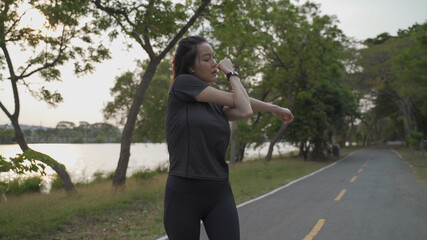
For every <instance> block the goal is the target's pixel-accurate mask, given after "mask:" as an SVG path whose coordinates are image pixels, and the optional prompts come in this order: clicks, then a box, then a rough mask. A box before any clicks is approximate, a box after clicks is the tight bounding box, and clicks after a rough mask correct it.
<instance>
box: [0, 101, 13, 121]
mask: <svg viewBox="0 0 427 240" xmlns="http://www.w3.org/2000/svg"><path fill="white" fill-rule="evenodd" d="M0 108H1V110H3V112H4V113H5V114H6V116H7V117H8V118H9V119H12V114H10V113H9V111H8V110H7V109H6V107H5V106H4V105H3V103H2V102H0Z"/></svg>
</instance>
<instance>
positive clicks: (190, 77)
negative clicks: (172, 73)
mask: <svg viewBox="0 0 427 240" xmlns="http://www.w3.org/2000/svg"><path fill="white" fill-rule="evenodd" d="M182 80H193V81H202V80H200V79H199V78H198V77H196V76H194V75H192V74H180V75H179V76H178V77H176V79H175V81H182Z"/></svg>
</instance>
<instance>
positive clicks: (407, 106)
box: [359, 23, 427, 139]
mask: <svg viewBox="0 0 427 240" xmlns="http://www.w3.org/2000/svg"><path fill="white" fill-rule="evenodd" d="M426 33H427V23H424V24H422V25H419V24H415V25H413V26H411V27H409V28H408V29H407V30H401V31H399V34H398V36H390V35H386V34H382V35H379V36H378V37H377V39H376V40H375V41H372V40H369V39H368V40H367V46H368V47H367V48H365V49H361V50H360V51H359V52H360V58H359V64H360V66H361V67H362V68H363V72H361V74H360V75H359V78H360V79H361V82H363V84H364V85H366V86H369V88H370V89H371V93H372V94H373V95H374V96H375V97H376V98H375V101H374V105H375V111H372V112H370V114H371V116H370V119H371V120H372V123H376V122H380V121H382V119H384V118H390V119H392V123H393V124H394V127H395V128H397V129H398V131H397V132H398V133H399V135H400V138H401V139H405V136H406V135H408V134H409V132H410V131H413V130H417V129H418V130H419V131H421V132H423V133H424V134H425V133H427V128H426V122H427V121H426V120H427V104H426V102H427V101H426V100H427V94H426V92H427V70H426V69H427V40H426V39H427V38H426V37H425V36H426ZM374 42H375V43H374ZM365 116H367V115H365ZM363 123H364V124H365V123H366V124H368V121H363ZM372 123H371V124H370V125H372ZM366 127H367V128H371V129H373V126H366ZM384 135H387V134H377V136H384Z"/></svg>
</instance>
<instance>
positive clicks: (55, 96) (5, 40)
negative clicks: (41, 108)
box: [0, 0, 110, 105]
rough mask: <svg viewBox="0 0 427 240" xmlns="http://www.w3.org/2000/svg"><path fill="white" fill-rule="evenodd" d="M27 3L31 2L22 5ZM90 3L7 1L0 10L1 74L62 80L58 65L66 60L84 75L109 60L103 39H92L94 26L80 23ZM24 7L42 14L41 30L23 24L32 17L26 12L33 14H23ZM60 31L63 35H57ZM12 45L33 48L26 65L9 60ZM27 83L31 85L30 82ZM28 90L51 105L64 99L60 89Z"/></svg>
mask: <svg viewBox="0 0 427 240" xmlns="http://www.w3.org/2000/svg"><path fill="white" fill-rule="evenodd" d="M26 2H28V4H29V5H25V4H23V3H26ZM89 3H90V1H87V0H71V1H70V0H67V1H62V0H60V1H54V2H52V1H41V0H32V1H24V0H10V1H6V2H4V4H3V7H2V8H1V12H0V36H1V37H0V46H2V49H3V52H2V53H1V54H0V72H1V73H2V74H0V75H1V76H3V74H6V73H13V75H11V76H8V78H7V79H10V80H11V81H13V82H18V81H19V80H23V79H26V78H29V77H30V76H32V75H33V74H37V73H38V74H39V76H40V77H41V79H43V80H45V81H47V82H50V81H59V80H61V72H60V71H59V69H58V68H57V67H58V66H61V65H64V64H65V63H66V62H69V61H72V62H73V63H72V64H73V65H74V66H75V73H77V74H81V73H87V72H91V71H92V70H93V69H94V68H93V65H92V64H93V63H94V62H95V63H98V62H100V61H102V60H104V59H108V58H109V57H110V55H109V51H108V49H107V48H105V47H104V46H103V44H102V42H99V43H97V44H95V42H93V41H91V40H90V39H91V38H92V37H93V35H96V32H97V30H96V29H95V26H94V25H91V24H90V23H86V24H81V23H80V22H79V20H81V19H82V18H83V17H87V16H88V14H89V10H90V8H89V7H88V6H89V5H88V4H89ZM22 6H29V8H30V10H33V11H35V12H38V13H40V14H41V15H43V16H44V17H45V18H46V20H47V23H45V25H44V26H43V27H42V26H40V27H42V28H40V29H33V28H31V26H22V24H20V22H21V20H22V18H26V17H29V16H27V15H29V14H30V13H29V12H30V11H25V12H24V13H20V11H22V10H28V9H20V8H22ZM55 31H56V32H55ZM61 31H62V34H58V32H61ZM78 39H80V40H82V41H78ZM71 42H72V46H71ZM12 46H18V47H19V48H20V49H21V50H22V51H32V53H33V54H31V55H30V56H29V57H28V58H27V59H26V61H25V62H24V63H23V64H21V65H18V64H16V63H15V66H12V65H11V64H10V62H8V61H7V60H10V57H12V58H13V56H8V55H7V54H6V52H5V51H7V49H8V48H9V47H12ZM3 70H7V71H5V72H3ZM20 83H22V82H20ZM26 86H27V87H28V88H29V84H26ZM29 90H30V93H31V94H32V95H33V96H34V97H36V98H37V99H39V100H43V101H45V102H47V103H48V104H49V105H56V104H57V103H59V102H61V101H62V100H63V99H62V97H61V95H60V94H59V93H58V92H52V91H51V90H49V89H47V88H45V87H44V86H42V87H41V88H40V89H39V90H34V89H29ZM16 97H17V96H16Z"/></svg>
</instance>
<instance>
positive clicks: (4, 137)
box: [0, 126, 15, 144]
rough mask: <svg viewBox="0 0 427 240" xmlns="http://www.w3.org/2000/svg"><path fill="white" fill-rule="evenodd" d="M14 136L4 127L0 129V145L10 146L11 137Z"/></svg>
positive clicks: (10, 130) (11, 130) (11, 131)
mask: <svg viewBox="0 0 427 240" xmlns="http://www.w3.org/2000/svg"><path fill="white" fill-rule="evenodd" d="M14 136H15V132H14V131H13V129H10V128H7V126H4V127H3V128H1V129H0V144H12V143H13V142H14V141H13V137H14Z"/></svg>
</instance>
